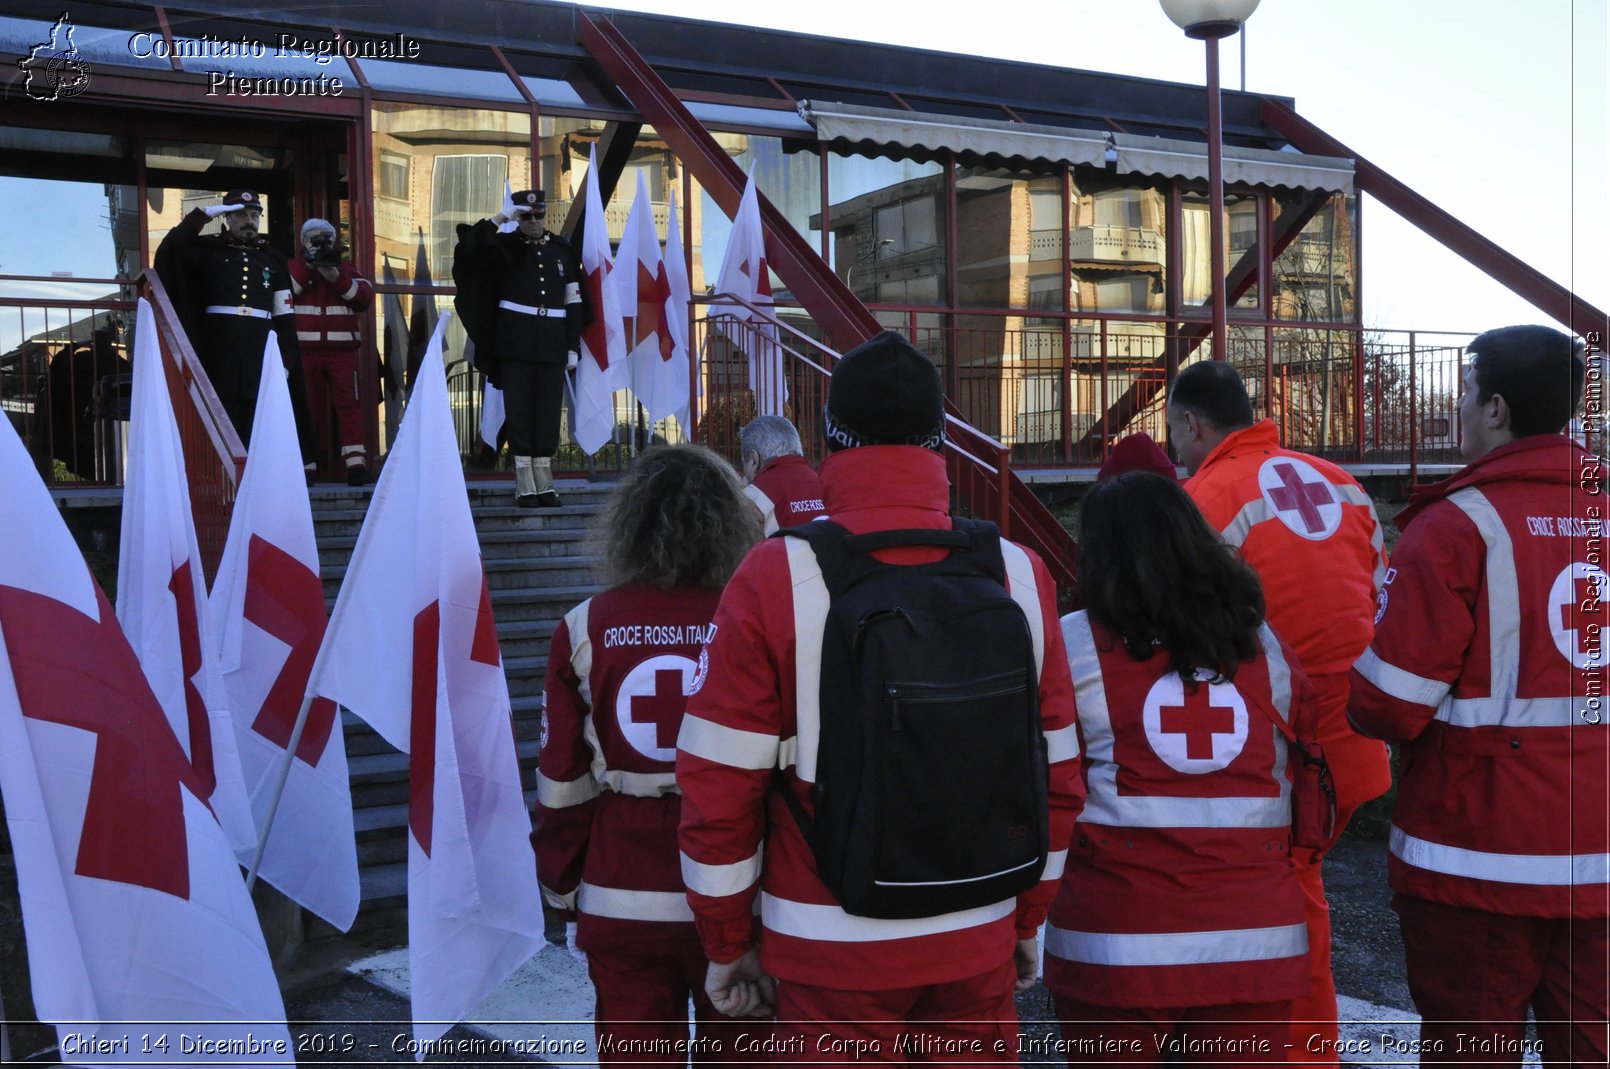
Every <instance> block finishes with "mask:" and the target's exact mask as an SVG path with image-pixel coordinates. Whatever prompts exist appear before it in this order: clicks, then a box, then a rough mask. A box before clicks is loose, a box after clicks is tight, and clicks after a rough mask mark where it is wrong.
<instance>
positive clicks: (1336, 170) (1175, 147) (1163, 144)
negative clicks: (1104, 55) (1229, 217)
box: [1112, 134, 1353, 193]
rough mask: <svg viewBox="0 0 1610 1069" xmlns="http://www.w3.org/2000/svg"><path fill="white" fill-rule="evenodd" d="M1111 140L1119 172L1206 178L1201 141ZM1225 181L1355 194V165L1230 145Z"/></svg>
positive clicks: (1125, 137)
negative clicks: (1116, 150) (1115, 150)
mask: <svg viewBox="0 0 1610 1069" xmlns="http://www.w3.org/2000/svg"><path fill="white" fill-rule="evenodd" d="M1112 141H1113V145H1114V146H1115V147H1116V148H1117V149H1118V173H1119V174H1147V175H1161V176H1162V177H1164V178H1191V179H1198V180H1202V181H1205V180H1206V179H1207V176H1208V161H1207V146H1205V145H1204V144H1202V142H1200V141H1174V140H1170V139H1169V138H1165V137H1140V136H1138V135H1136V134H1113V135H1112ZM1224 181H1225V183H1226V184H1233V185H1250V186H1282V187H1284V188H1286V189H1318V190H1326V191H1328V192H1331V193H1351V192H1353V161H1352V160H1349V159H1342V158H1339V157H1336V156H1310V155H1308V154H1306V153H1302V152H1285V151H1273V150H1270V149H1259V148H1241V147H1239V146H1236V145H1226V146H1224Z"/></svg>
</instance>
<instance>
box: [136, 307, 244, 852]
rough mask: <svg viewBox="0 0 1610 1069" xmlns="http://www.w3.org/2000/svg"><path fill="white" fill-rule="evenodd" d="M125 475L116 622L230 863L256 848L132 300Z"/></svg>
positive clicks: (152, 321)
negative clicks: (223, 839) (225, 843)
mask: <svg viewBox="0 0 1610 1069" xmlns="http://www.w3.org/2000/svg"><path fill="white" fill-rule="evenodd" d="M129 407H130V412H129V445H128V473H127V475H126V476H125V478H124V483H123V517H122V524H121V530H120V535H119V545H118V569H117V617H118V622H119V623H120V624H121V625H122V627H123V634H124V636H125V637H126V638H127V639H128V640H129V645H130V646H131V647H133V649H134V655H135V656H136V657H137V658H138V659H139V661H140V667H141V668H142V669H144V670H145V678H146V680H147V681H148V682H149V683H150V684H151V690H152V692H153V693H154V694H155V695H156V699H157V703H158V704H159V705H161V706H162V711H163V713H164V714H166V716H167V718H168V724H169V726H170V727H172V728H173V734H174V737H175V738H177V739H178V740H179V745H180V746H181V747H182V748H183V749H184V751H185V754H186V755H187V756H188V757H189V759H190V766H191V767H192V768H193V769H195V772H196V776H197V778H198V779H199V780H200V782H201V783H202V785H203V786H207V787H210V788H211V791H210V793H209V795H208V798H207V801H208V802H209V803H210V804H211V805H212V811H213V813H214V814H216V815H217V817H218V823H219V824H220V825H221V826H222V827H223V829H224V834H225V835H226V836H227V837H228V839H229V843H230V845H231V846H232V847H233V848H234V850H235V856H236V857H237V858H239V859H240V860H242V861H245V860H248V859H249V858H250V857H251V854H252V851H253V850H254V849H255V847H256V845H257V833H256V829H255V828H254V827H253V825H252V814H251V808H250V806H249V805H248V804H247V801H246V786H245V784H244V783H243V782H242V780H241V772H240V756H239V755H238V754H237V753H236V750H235V729H234V727H233V725H232V724H231V721H230V718H229V709H228V707H227V705H226V703H225V701H224V684H223V678H222V676H221V675H220V673H219V670H218V651H217V649H216V648H215V647H213V646H212V645H211V644H210V643H208V642H206V641H205V636H206V635H207V628H206V620H207V587H206V582H205V579H204V576H203V575H202V565H201V547H200V545H199V544H198V543H197V541H196V524H195V520H194V518H193V517H192V515H191V511H190V487H189V484H188V482H187V481H186V478H185V462H184V447H183V445H182V444H181V443H180V441H179V424H178V421H177V420H176V419H175V418H174V415H173V401H172V398H171V397H170V395H169V393H168V382H167V376H166V374H165V372H164V368H163V363H162V350H161V348H160V347H159V345H158V343H157V326H156V316H155V315H153V314H152V312H151V305H150V302H148V301H147V300H146V299H145V298H143V297H142V298H140V302H139V305H138V308H137V310H136V312H135V326H134V390H133V395H132V397H131V401H130V406H129Z"/></svg>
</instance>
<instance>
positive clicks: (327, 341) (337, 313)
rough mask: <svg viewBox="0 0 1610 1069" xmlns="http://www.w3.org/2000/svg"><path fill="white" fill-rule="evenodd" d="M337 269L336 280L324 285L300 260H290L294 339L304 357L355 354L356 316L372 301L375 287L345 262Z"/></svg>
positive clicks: (317, 274) (319, 277)
mask: <svg viewBox="0 0 1610 1069" xmlns="http://www.w3.org/2000/svg"><path fill="white" fill-rule="evenodd" d="M339 270H340V277H339V278H337V279H336V280H335V281H334V282H326V281H325V280H324V276H323V275H321V274H319V272H318V270H317V269H316V268H314V267H313V266H312V265H311V264H309V263H308V262H307V261H306V260H304V259H302V258H301V257H297V258H296V259H294V260H291V261H290V274H291V300H292V303H293V305H294V307H295V310H296V340H297V341H298V342H300V343H301V346H302V352H303V353H304V354H307V353H327V352H340V353H350V352H356V351H357V348H358V342H359V339H360V338H361V335H360V334H359V333H358V313H359V312H361V311H363V310H364V309H365V308H368V307H369V305H370V303H371V302H372V301H373V300H374V299H375V288H374V286H372V285H371V284H370V283H369V280H368V279H366V278H364V277H363V276H361V275H359V274H358V272H357V271H356V270H355V269H354V268H353V266H352V264H350V263H348V262H347V261H345V260H343V261H341V267H340V268H339Z"/></svg>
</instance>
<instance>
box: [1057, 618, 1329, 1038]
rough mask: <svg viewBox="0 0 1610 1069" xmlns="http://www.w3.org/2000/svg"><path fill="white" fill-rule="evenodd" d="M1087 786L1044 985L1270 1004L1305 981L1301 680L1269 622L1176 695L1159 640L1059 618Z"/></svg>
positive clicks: (1114, 1001)
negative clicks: (1292, 763) (1134, 639)
mask: <svg viewBox="0 0 1610 1069" xmlns="http://www.w3.org/2000/svg"><path fill="white" fill-rule="evenodd" d="M1062 636H1063V639H1064V641H1065V642H1066V644H1067V650H1068V661H1069V665H1070V667H1071V669H1072V672H1073V684H1074V704H1075V705H1076V706H1077V707H1078V712H1079V728H1080V731H1081V733H1082V734H1083V737H1084V776H1085V786H1086V788H1087V789H1088V792H1089V793H1088V795H1087V796H1086V798H1085V807H1084V812H1083V813H1081V814H1080V816H1079V822H1078V825H1077V827H1076V828H1075V830H1074V839H1073V846H1072V847H1071V848H1070V849H1069V851H1068V864H1067V869H1066V871H1065V872H1064V874H1063V877H1062V888H1061V890H1060V891H1059V892H1058V894H1057V898H1056V902H1055V904H1054V905H1053V906H1052V907H1051V923H1050V924H1049V926H1048V927H1047V928H1046V932H1045V976H1046V983H1047V984H1049V985H1050V987H1051V989H1052V990H1053V991H1057V992H1060V993H1062V994H1063V995H1065V996H1068V997H1071V998H1077V999H1080V1000H1083V1001H1086V1002H1092V1003H1095V1004H1097V1005H1102V1006H1128V1007H1177V1006H1207V1005H1217V1004H1220V1003H1235V1002H1281V1001H1284V1000H1286V999H1290V998H1294V997H1296V996H1297V995H1300V994H1302V993H1303V992H1304V991H1305V990H1306V989H1307V986H1308V927H1307V924H1306V922H1305V920H1304V917H1303V896H1302V890H1301V889H1300V888H1299V887H1298V885H1297V877H1296V873H1295V870H1294V869H1293V868H1292V864H1291V782H1290V772H1289V768H1288V765H1289V761H1288V754H1287V745H1286V738H1285V735H1284V734H1282V733H1281V732H1280V730H1279V729H1278V728H1277V727H1276V726H1275V723H1274V721H1273V720H1272V719H1270V718H1271V716H1273V717H1277V718H1279V719H1280V720H1281V721H1282V722H1284V723H1286V724H1288V725H1289V726H1290V727H1291V729H1292V731H1293V732H1294V733H1295V734H1296V735H1297V736H1298V737H1299V738H1309V737H1312V732H1313V729H1314V713H1315V705H1314V696H1313V688H1312V687H1310V686H1309V685H1308V680H1307V679H1306V677H1304V676H1303V674H1302V670H1301V669H1300V668H1299V667H1297V665H1296V664H1294V663H1293V661H1292V658H1291V654H1290V649H1289V647H1287V646H1286V645H1285V644H1284V643H1282V642H1281V641H1280V640H1279V639H1278V638H1276V637H1275V635H1274V633H1273V632H1272V631H1271V630H1270V629H1269V627H1268V625H1267V624H1266V625H1264V627H1263V628H1262V630H1261V631H1260V633H1259V636H1258V637H1259V642H1260V644H1261V645H1262V647H1263V654H1262V655H1261V656H1259V657H1258V658H1257V659H1255V660H1252V661H1249V662H1247V663H1245V664H1243V665H1242V666H1241V667H1240V669H1239V670H1238V671H1237V672H1236V675H1235V679H1234V680H1232V681H1230V682H1226V683H1206V682H1203V683H1199V684H1198V685H1197V686H1196V688H1195V690H1194V691H1193V692H1191V693H1187V690H1186V687H1185V684H1184V682H1183V681H1182V680H1181V679H1180V677H1179V673H1177V672H1175V671H1174V670H1173V668H1172V666H1171V665H1170V664H1169V658H1168V655H1167V653H1165V652H1162V651H1159V652H1157V653H1155V654H1153V655H1152V656H1151V657H1150V658H1149V659H1148V660H1145V661H1137V660H1135V659H1134V658H1133V657H1131V656H1130V655H1129V652H1128V650H1126V649H1125V648H1124V644H1123V642H1122V640H1121V639H1119V638H1118V637H1117V636H1115V635H1114V634H1113V633H1112V632H1111V631H1108V630H1107V629H1106V628H1104V627H1101V626H1100V625H1096V624H1092V623H1091V622H1090V618H1089V616H1088V614H1086V613H1084V612H1076V613H1072V614H1070V615H1068V616H1066V617H1063V620H1062Z"/></svg>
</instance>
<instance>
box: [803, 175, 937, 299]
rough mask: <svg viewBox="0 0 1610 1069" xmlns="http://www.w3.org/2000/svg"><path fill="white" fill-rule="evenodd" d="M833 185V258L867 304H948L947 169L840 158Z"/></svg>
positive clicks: (841, 274)
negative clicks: (946, 290) (946, 283)
mask: <svg viewBox="0 0 1610 1069" xmlns="http://www.w3.org/2000/svg"><path fill="white" fill-rule="evenodd" d="M827 181H828V188H829V190H830V191H831V194H832V199H833V202H832V204H831V205H830V206H829V208H828V214H829V226H830V227H831V229H832V244H831V246H830V259H831V263H832V266H833V270H834V271H835V272H836V273H837V274H838V276H839V277H840V278H841V279H843V280H844V282H845V285H847V286H849V288H850V289H851V290H853V291H854V292H855V295H856V296H857V297H859V298H860V299H861V300H862V301H864V302H867V303H873V304H918V305H929V304H940V303H942V302H943V301H944V299H945V287H944V278H945V175H944V168H943V167H941V166H940V165H939V164H937V163H916V162H913V161H910V160H882V159H870V158H867V157H864V156H839V155H834V156H831V157H829V159H828V178H827ZM812 224H813V225H818V226H819V225H820V220H819V219H816V218H813V219H812Z"/></svg>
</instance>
